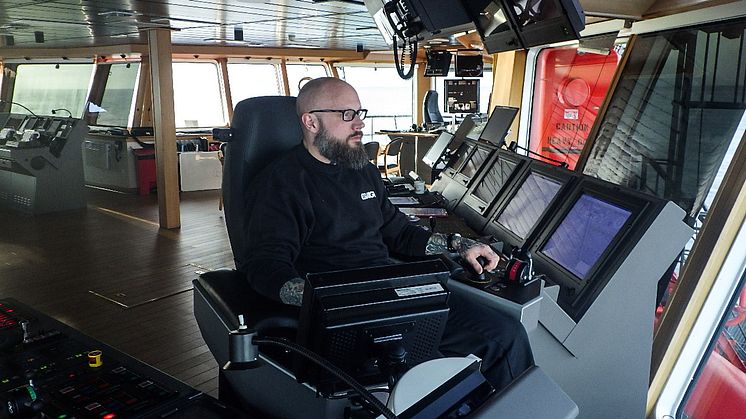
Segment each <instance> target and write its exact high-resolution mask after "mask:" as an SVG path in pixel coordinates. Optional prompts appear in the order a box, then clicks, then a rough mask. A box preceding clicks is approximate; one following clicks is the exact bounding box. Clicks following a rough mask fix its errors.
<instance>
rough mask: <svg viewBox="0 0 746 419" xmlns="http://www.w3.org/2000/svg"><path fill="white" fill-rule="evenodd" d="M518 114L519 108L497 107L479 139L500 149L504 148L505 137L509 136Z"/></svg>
mask: <svg viewBox="0 0 746 419" xmlns="http://www.w3.org/2000/svg"><path fill="white" fill-rule="evenodd" d="M517 114H518V108H513V107H510V106H495V109H493V110H492V115H490V119H489V120H487V125H485V126H484V129H483V130H482V132H481V133H480V135H479V138H480V139H481V140H485V141H489V142H491V143H492V144H495V145H497V146H498V147H499V146H502V145H503V144H504V143H505V136H506V135H507V134H508V129H510V125H511V124H512V123H513V120H514V119H515V116H516V115H517Z"/></svg>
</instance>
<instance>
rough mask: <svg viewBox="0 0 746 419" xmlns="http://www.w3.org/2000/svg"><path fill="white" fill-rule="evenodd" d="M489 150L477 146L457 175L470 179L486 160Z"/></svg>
mask: <svg viewBox="0 0 746 419" xmlns="http://www.w3.org/2000/svg"><path fill="white" fill-rule="evenodd" d="M490 152H491V150H489V149H486V148H483V147H480V146H477V148H476V150H474V153H472V155H471V156H470V157H469V159H468V160H467V161H466V163H465V164H464V167H462V168H461V170H459V174H461V175H463V176H465V177H466V178H467V179H471V178H473V177H474V175H475V174H476V173H477V170H479V168H480V167H482V165H483V164H484V162H485V161H486V160H487V158H488V157H489V156H490Z"/></svg>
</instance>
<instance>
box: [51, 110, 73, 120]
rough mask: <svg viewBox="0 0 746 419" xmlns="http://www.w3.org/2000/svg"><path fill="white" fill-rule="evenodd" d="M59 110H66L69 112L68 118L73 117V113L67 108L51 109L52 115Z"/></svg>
mask: <svg viewBox="0 0 746 419" xmlns="http://www.w3.org/2000/svg"><path fill="white" fill-rule="evenodd" d="M59 111H65V112H67V113H69V114H70V118H72V117H73V113H72V112H70V110H68V109H65V108H57V109H52V115H55V114H57V112H59Z"/></svg>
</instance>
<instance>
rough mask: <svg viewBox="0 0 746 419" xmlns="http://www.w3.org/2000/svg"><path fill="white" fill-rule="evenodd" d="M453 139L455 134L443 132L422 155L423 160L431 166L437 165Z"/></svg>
mask: <svg viewBox="0 0 746 419" xmlns="http://www.w3.org/2000/svg"><path fill="white" fill-rule="evenodd" d="M451 140H453V134H451V133H449V132H445V131H443V132H441V133H440V135H439V136H438V138H437V139H436V140H435V142H434V143H433V145H432V147H430V149H429V150H427V153H426V154H425V155H424V156H423V157H422V162H423V163H425V164H426V165H428V166H430V167H435V166H436V165H437V164H438V161H440V159H441V158H442V157H443V153H445V151H446V149H447V148H448V144H450V143H451Z"/></svg>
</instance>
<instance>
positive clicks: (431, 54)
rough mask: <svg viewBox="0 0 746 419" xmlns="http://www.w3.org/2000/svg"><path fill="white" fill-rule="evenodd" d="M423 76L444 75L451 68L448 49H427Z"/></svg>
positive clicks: (450, 55)
mask: <svg viewBox="0 0 746 419" xmlns="http://www.w3.org/2000/svg"><path fill="white" fill-rule="evenodd" d="M426 55H427V64H426V66H425V77H436V76H437V77H446V76H447V75H448V71H449V70H450V69H451V57H452V55H453V54H451V53H450V52H448V51H428V52H427V54H426Z"/></svg>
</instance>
